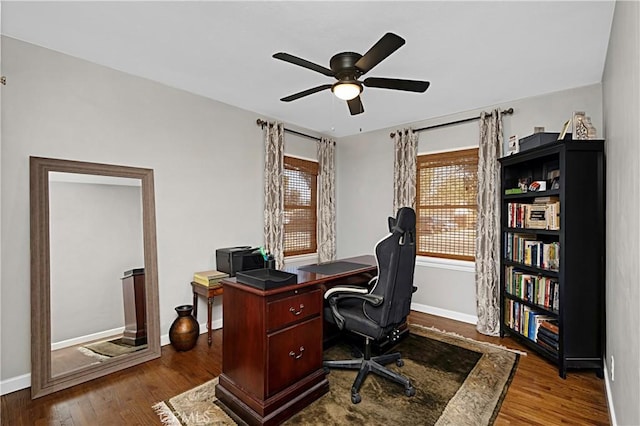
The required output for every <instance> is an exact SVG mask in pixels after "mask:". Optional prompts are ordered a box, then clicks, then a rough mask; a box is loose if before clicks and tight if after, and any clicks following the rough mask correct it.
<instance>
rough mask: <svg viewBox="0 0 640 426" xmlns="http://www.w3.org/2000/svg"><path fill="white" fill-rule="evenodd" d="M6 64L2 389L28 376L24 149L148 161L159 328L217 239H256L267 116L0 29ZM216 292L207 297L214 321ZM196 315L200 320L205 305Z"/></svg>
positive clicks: (210, 260)
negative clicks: (152, 190) (8, 34)
mask: <svg viewBox="0 0 640 426" xmlns="http://www.w3.org/2000/svg"><path fill="white" fill-rule="evenodd" d="M2 66H3V74H5V75H7V76H8V78H9V80H10V81H11V84H9V85H7V86H5V87H3V88H2V124H3V126H2V142H3V145H2V163H1V166H2V167H1V182H2V187H1V194H2V210H1V218H2V223H1V226H2V231H3V232H2V238H1V248H0V249H1V250H2V257H1V264H2V266H3V268H2V276H1V278H2V280H1V284H0V294H1V298H0V299H1V303H2V305H1V306H0V310H1V324H2V329H1V333H0V334H1V337H0V338H1V342H0V347H1V352H0V357H1V360H2V365H1V366H0V371H1V376H0V380H2V382H3V386H2V392H3V393H5V392H6V391H7V390H9V391H11V390H15V389H16V387H15V386H17V389H19V388H21V387H25V386H28V385H29V377H28V373H29V371H30V369H31V368H30V315H29V309H30V302H29V300H30V299H29V297H30V296H29V294H30V292H29V287H30V279H29V273H30V261H29V156H31V155H34V156H42V157H53V158H62V159H70V160H81V161H91V162H100V163H108V164H118V165H126V166H136V167H146V168H151V169H154V176H155V200H156V222H157V245H158V278H159V293H160V331H161V334H164V335H166V334H167V333H168V330H169V327H170V325H171V323H172V322H173V320H174V318H175V317H176V313H175V311H174V307H175V306H178V305H181V304H185V303H191V301H192V295H191V287H190V285H189V283H190V281H191V278H192V276H193V272H194V271H197V270H205V269H210V268H213V267H215V249H216V248H219V247H229V246H235V245H252V246H259V245H262V243H263V236H262V235H263V234H262V227H263V161H264V154H263V152H264V145H263V132H262V130H261V129H260V128H259V127H258V126H257V125H256V119H257V118H262V119H268V117H264V116H262V117H261V116H259V115H257V114H256V113H254V112H250V111H245V110H241V109H238V108H235V107H232V106H229V105H226V104H223V103H220V102H217V101H214V100H211V99H207V98H204V97H201V96H197V95H194V94H191V93H188V92H184V91H181V90H177V89H173V88H170V87H167V86H164V85H161V84H158V83H155V82H152V81H149V80H145V79H142V78H138V77H135V76H131V75H128V74H124V73H122V72H119V71H115V70H112V69H109V68H105V67H103V66H99V65H95V64H92V63H89V62H87V61H83V60H79V59H76V58H72V57H70V56H67V55H63V54H60V53H57V52H54V51H52V50H48V49H44V48H41V47H37V46H35V45H32V44H28V43H24V42H21V41H18V40H15V39H12V38H8V37H3V38H2ZM298 130H301V131H303V132H305V133H312V132H309V131H307V130H305V129H298ZM285 151H286V152H287V153H291V154H293V155H298V156H301V157H305V158H315V142H314V141H313V140H309V139H306V138H299V137H296V136H294V135H290V134H287V135H286V136H285ZM221 300H222V299H216V302H215V304H214V311H213V320H214V325H217V326H219V325H220V324H221V318H222V315H221ZM199 303H200V305H199V312H206V303H205V302H203V301H202V300H200V302H199ZM199 317H200V318H199V320H200V322H201V323H204V322H205V320H206V315H200V316H199ZM25 383H26V385H25ZM12 387H13V388H12Z"/></svg>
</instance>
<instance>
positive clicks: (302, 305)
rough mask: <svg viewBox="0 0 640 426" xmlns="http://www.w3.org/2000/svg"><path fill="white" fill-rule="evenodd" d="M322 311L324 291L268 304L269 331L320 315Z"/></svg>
mask: <svg viewBox="0 0 640 426" xmlns="http://www.w3.org/2000/svg"><path fill="white" fill-rule="evenodd" d="M321 309H322V290H313V291H309V292H306V293H299V294H294V295H293V296H289V297H285V298H282V299H278V300H274V301H272V302H268V303H267V331H272V330H276V329H278V328H281V327H283V326H285V325H287V324H291V323H293V322H296V321H301V320H303V319H305V318H309V317H312V316H314V315H318V314H320V310H321Z"/></svg>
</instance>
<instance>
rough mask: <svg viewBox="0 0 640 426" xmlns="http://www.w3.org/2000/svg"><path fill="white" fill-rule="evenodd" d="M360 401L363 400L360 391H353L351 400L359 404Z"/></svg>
mask: <svg viewBox="0 0 640 426" xmlns="http://www.w3.org/2000/svg"><path fill="white" fill-rule="evenodd" d="M414 392H415V391H414ZM360 401H362V398H361V397H360V394H359V393H352V394H351V402H352V403H354V404H358V403H359V402H360Z"/></svg>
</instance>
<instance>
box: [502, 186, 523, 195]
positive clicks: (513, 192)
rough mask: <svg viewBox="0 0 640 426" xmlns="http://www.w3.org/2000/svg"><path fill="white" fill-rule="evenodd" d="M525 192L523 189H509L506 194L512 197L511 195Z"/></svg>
mask: <svg viewBox="0 0 640 426" xmlns="http://www.w3.org/2000/svg"><path fill="white" fill-rule="evenodd" d="M524 192H525V191H523V190H522V188H508V189H505V190H504V193H505V194H506V195H510V194H524Z"/></svg>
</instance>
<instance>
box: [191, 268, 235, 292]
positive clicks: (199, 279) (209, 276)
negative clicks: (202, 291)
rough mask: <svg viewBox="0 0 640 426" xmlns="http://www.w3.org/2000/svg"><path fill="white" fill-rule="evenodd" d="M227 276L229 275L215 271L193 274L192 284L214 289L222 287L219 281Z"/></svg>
mask: <svg viewBox="0 0 640 426" xmlns="http://www.w3.org/2000/svg"><path fill="white" fill-rule="evenodd" d="M228 276H229V274H227V273H224V272H220V271H216V270H211V271H200V272H194V273H193V282H194V283H197V284H200V285H202V286H204V287H208V288H216V287H220V286H222V284H221V283H220V281H221V280H222V279H223V278H227V277H228Z"/></svg>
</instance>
